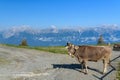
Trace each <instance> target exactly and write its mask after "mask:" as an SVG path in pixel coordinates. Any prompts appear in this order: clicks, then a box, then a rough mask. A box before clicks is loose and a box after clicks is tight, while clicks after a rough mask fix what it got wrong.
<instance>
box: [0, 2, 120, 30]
mask: <svg viewBox="0 0 120 80" xmlns="http://www.w3.org/2000/svg"><path fill="white" fill-rule="evenodd" d="M101 24H117V25H120V0H0V27H1V28H5V27H13V26H21V25H29V26H31V27H36V28H47V27H50V26H51V25H55V26H57V27H58V28H62V27H66V26H86V27H87V26H96V25H101Z"/></svg>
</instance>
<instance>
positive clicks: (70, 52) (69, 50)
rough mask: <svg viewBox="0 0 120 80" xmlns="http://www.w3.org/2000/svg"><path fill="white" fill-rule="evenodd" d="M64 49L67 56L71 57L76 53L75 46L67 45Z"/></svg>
mask: <svg viewBox="0 0 120 80" xmlns="http://www.w3.org/2000/svg"><path fill="white" fill-rule="evenodd" d="M66 48H67V50H68V54H69V55H70V56H72V57H73V56H74V54H75V51H76V50H75V49H76V47H75V45H73V44H71V43H67V45H66Z"/></svg>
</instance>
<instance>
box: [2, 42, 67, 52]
mask: <svg viewBox="0 0 120 80" xmlns="http://www.w3.org/2000/svg"><path fill="white" fill-rule="evenodd" d="M2 45H5V46H10V47H17V48H27V49H35V50H40V51H46V52H52V53H60V54H66V53H67V49H65V47H63V46H49V47H43V46H38V47H30V46H16V45H10V44H2Z"/></svg>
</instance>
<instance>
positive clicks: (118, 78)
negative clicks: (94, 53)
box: [117, 63, 120, 80]
mask: <svg viewBox="0 0 120 80" xmlns="http://www.w3.org/2000/svg"><path fill="white" fill-rule="evenodd" d="M117 80H120V63H119V64H118V71H117Z"/></svg>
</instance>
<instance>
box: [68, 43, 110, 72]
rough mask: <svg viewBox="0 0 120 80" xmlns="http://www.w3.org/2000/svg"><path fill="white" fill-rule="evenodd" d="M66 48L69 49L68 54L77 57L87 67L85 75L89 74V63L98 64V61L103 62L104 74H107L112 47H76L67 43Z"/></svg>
mask: <svg viewBox="0 0 120 80" xmlns="http://www.w3.org/2000/svg"><path fill="white" fill-rule="evenodd" d="M66 48H67V49H68V54H69V55H70V56H75V57H76V58H77V60H78V61H79V62H80V63H81V64H82V66H84V67H85V73H88V69H87V61H94V62H97V61H98V60H103V73H106V72H107V65H108V63H109V61H110V57H111V51H112V50H111V48H110V46H75V45H73V44H71V43H67V45H66ZM82 69H83V67H82Z"/></svg>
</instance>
